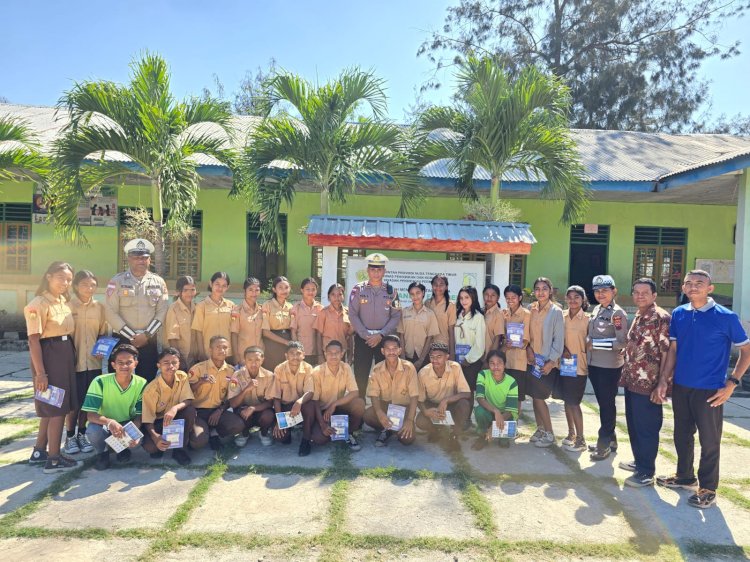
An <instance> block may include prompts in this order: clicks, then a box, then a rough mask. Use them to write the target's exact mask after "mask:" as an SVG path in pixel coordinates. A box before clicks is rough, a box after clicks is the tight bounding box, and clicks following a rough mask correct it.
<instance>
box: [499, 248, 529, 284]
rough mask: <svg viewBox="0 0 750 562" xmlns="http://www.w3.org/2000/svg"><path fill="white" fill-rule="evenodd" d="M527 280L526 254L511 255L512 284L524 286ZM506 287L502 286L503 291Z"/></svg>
mask: <svg viewBox="0 0 750 562" xmlns="http://www.w3.org/2000/svg"><path fill="white" fill-rule="evenodd" d="M525 281H526V256H525V255H523V254H521V255H511V256H510V284H511V285H518V286H519V287H521V288H523V284H524V282H525ZM503 289H504V287H500V290H501V291H502V290H503Z"/></svg>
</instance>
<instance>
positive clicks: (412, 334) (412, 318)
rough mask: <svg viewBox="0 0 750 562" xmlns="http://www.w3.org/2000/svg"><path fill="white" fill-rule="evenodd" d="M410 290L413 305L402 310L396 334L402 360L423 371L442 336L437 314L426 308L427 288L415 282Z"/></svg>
mask: <svg viewBox="0 0 750 562" xmlns="http://www.w3.org/2000/svg"><path fill="white" fill-rule="evenodd" d="M408 290H409V297H410V298H411V303H412V305H411V306H407V307H406V308H404V309H402V310H401V320H400V321H399V323H398V328H397V329H396V332H397V333H398V334H399V336H400V337H401V341H403V344H404V345H403V348H402V352H401V353H402V355H401V356H402V358H404V359H408V360H409V361H411V362H412V363H414V367H415V368H416V369H421V368H422V367H424V365H425V364H426V363H428V362H429V359H428V358H427V356H428V355H429V353H430V345H431V344H432V341H433V339H434V337H435V336H439V335H440V328H439V327H438V321H437V316H435V313H434V312H433V311H432V310H430V309H429V308H427V307H426V306H424V293H425V290H426V289H425V286H424V285H422V284H421V283H417V282H413V283H411V284H410V285H409V289H408ZM368 425H369V424H368Z"/></svg>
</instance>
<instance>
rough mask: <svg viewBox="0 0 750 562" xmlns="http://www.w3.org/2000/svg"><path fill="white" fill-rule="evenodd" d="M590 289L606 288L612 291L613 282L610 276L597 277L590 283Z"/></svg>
mask: <svg viewBox="0 0 750 562" xmlns="http://www.w3.org/2000/svg"><path fill="white" fill-rule="evenodd" d="M591 288H592V289H593V290H597V289H607V288H610V289H614V288H615V280H614V278H613V277H612V276H611V275H597V276H596V277H594V279H593V280H592V281H591Z"/></svg>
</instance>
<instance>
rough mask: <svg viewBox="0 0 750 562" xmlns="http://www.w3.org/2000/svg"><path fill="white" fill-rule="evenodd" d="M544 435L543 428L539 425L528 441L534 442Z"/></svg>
mask: <svg viewBox="0 0 750 562" xmlns="http://www.w3.org/2000/svg"><path fill="white" fill-rule="evenodd" d="M542 435H544V430H543V429H542V428H541V427H537V428H536V431H535V432H534V434H533V435H532V436H531V437H529V443H536V442H537V441H539V439H541V437H542Z"/></svg>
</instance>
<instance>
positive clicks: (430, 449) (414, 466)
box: [351, 432, 471, 473]
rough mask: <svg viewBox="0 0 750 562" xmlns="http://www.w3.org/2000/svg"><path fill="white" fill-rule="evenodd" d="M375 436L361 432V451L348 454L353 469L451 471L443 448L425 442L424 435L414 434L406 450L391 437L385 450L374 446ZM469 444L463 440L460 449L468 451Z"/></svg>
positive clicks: (448, 457) (449, 462)
mask: <svg viewBox="0 0 750 562" xmlns="http://www.w3.org/2000/svg"><path fill="white" fill-rule="evenodd" d="M377 438H378V433H369V432H366V433H362V438H361V439H360V440H359V442H360V445H362V450H361V451H359V452H357V453H352V457H351V458H352V464H353V465H354V466H355V467H357V468H378V467H396V468H402V469H406V470H431V471H433V472H446V473H447V472H452V471H453V462H452V461H451V459H450V456H449V455H448V454H447V453H446V452H445V451H443V449H442V448H441V447H440V446H439V445H437V444H435V443H428V442H427V436H426V435H418V436H417V439H416V441H415V442H414V443H412V444H411V445H409V446H408V447H406V446H404V445H402V444H401V443H399V442H398V439H396V436H395V435H394V436H392V437H391V438H390V439H389V440H388V444H387V446H385V447H376V446H375V441H376V440H377ZM470 443H471V441H463V442H462V443H461V445H462V447H463V448H468V447H469V444H470Z"/></svg>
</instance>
